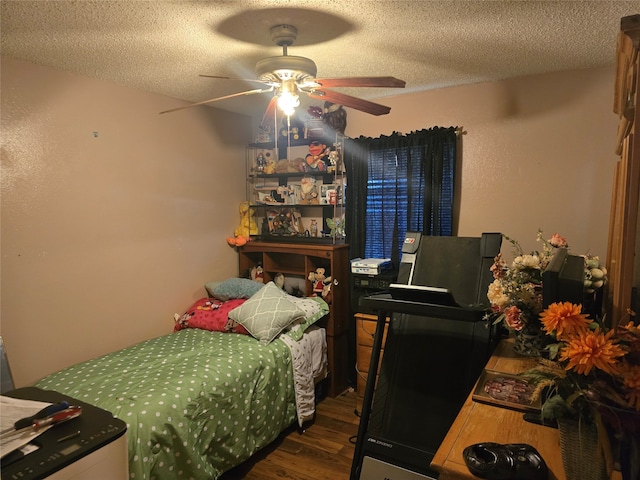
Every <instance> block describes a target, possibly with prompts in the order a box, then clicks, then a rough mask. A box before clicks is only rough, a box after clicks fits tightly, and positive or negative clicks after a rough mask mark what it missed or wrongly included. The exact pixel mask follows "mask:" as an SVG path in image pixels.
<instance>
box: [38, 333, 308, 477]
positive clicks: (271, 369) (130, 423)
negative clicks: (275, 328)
mask: <svg viewBox="0 0 640 480" xmlns="http://www.w3.org/2000/svg"><path fill="white" fill-rule="evenodd" d="M292 375H293V372H292V365H291V354H290V351H289V348H288V347H287V345H286V344H285V343H284V342H282V341H279V340H276V341H273V342H271V343H270V344H269V345H266V346H261V345H259V344H258V341H257V340H255V339H254V338H252V337H250V336H248V335H238V334H234V333H220V332H211V331H207V330H199V329H195V328H194V329H191V328H190V329H185V330H180V331H179V332H176V333H171V334H168V335H165V336H162V337H158V338H154V339H151V340H148V341H144V342H142V343H139V344H137V345H134V346H132V347H128V348H125V349H124V350H120V351H118V352H114V353H110V354H108V355H104V356H102V357H99V358H96V359H94V360H90V361H87V362H84V363H81V364H78V365H75V366H72V367H69V368H66V369H64V370H62V371H60V372H57V373H54V374H52V375H49V376H48V377H45V378H44V379H43V380H41V381H40V382H38V384H37V386H38V387H40V388H43V389H48V390H55V391H58V392H61V393H64V394H66V395H69V396H71V397H74V398H77V399H78V400H82V401H84V402H87V403H90V404H93V405H96V406H98V407H100V408H103V409H105V410H108V411H110V412H112V413H113V415H114V416H116V417H117V418H120V419H122V420H123V421H124V422H126V424H127V437H128V443H129V472H130V476H129V477H130V479H133V480H143V479H148V480H151V479H158V480H161V479H172V480H173V479H178V478H179V479H203V480H204V479H206V480H214V479H217V478H218V477H219V476H220V475H221V474H222V473H223V472H224V471H226V470H228V469H230V468H232V467H233V466H235V465H238V464H239V463H241V462H243V461H244V460H246V459H247V458H249V457H250V456H251V455H252V454H253V453H254V452H256V451H257V450H258V449H260V448H262V447H264V446H265V445H267V444H268V443H270V442H271V441H273V440H274V439H275V438H276V437H277V436H278V434H279V433H280V432H281V431H282V430H284V429H285V428H286V427H287V426H289V425H290V424H291V423H292V422H294V421H295V418H296V403H295V395H294V387H293V379H292Z"/></svg>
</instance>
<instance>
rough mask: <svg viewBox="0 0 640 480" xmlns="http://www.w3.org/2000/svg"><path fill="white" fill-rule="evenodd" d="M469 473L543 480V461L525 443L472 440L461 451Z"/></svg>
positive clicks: (497, 478)
mask: <svg viewBox="0 0 640 480" xmlns="http://www.w3.org/2000/svg"><path fill="white" fill-rule="evenodd" d="M462 456H463V457H464V462H465V463H466V464H467V468H468V469H469V471H470V472H471V473H473V474H474V475H476V476H478V477H480V478H486V479H488V480H547V479H548V476H549V473H548V469H547V464H546V463H544V460H543V459H542V457H541V456H540V454H539V453H538V451H537V450H536V449H535V448H533V447H532V446H531V445H527V444H526V443H511V444H506V445H502V444H500V443H491V442H487V443H476V444H475V445H470V446H468V447H467V448H465V449H464V451H463V452H462Z"/></svg>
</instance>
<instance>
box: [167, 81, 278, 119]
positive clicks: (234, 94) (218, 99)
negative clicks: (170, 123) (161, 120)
mask: <svg viewBox="0 0 640 480" xmlns="http://www.w3.org/2000/svg"><path fill="white" fill-rule="evenodd" d="M271 91H273V87H271V88H258V89H256V90H247V91H246V92H240V93H232V94H231V95H225V96H224V97H218V98H212V99H210V100H203V101H202V102H197V103H192V104H191V105H186V106H184V107H178V108H172V109H171V110H165V111H164V112H160V114H161V115H162V114H163V113H170V112H175V111H178V110H183V109H185V108H191V107H195V106H196V105H204V104H205V103H212V102H219V101H220V100H227V99H228V98H235V97H242V96H244V95H253V94H255V93H266V92H271Z"/></svg>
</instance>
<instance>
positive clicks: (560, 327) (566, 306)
mask: <svg viewBox="0 0 640 480" xmlns="http://www.w3.org/2000/svg"><path fill="white" fill-rule="evenodd" d="M581 312H582V305H574V304H573V303H571V302H564V303H552V304H551V305H549V307H548V308H547V309H546V310H545V311H543V312H542V313H541V314H540V320H542V324H543V326H544V331H545V332H547V333H552V332H553V331H554V330H555V331H556V338H558V339H560V338H561V337H563V336H564V335H565V334H566V335H574V334H578V333H580V332H583V331H585V330H588V326H589V324H590V323H591V320H589V319H588V318H587V315H586V314H584V313H581Z"/></svg>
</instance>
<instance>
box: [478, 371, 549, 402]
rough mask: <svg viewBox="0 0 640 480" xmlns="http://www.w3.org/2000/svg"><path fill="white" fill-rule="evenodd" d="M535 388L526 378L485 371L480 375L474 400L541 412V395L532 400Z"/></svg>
mask: <svg viewBox="0 0 640 480" xmlns="http://www.w3.org/2000/svg"><path fill="white" fill-rule="evenodd" d="M535 388H536V385H535V384H534V383H531V382H529V381H528V380H527V379H526V378H523V377H520V376H518V375H514V374H511V373H505V372H497V371H494V370H487V369H485V370H483V372H482V375H480V379H479V380H478V384H477V385H476V389H475V391H474V392H473V396H472V398H473V400H474V401H476V402H482V403H489V404H491V405H497V406H500V407H506V408H511V409H513V410H520V411H522V412H539V411H540V408H541V400H540V397H541V395H539V396H538V397H537V398H536V399H535V400H533V399H532V396H533V392H534V390H535Z"/></svg>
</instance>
